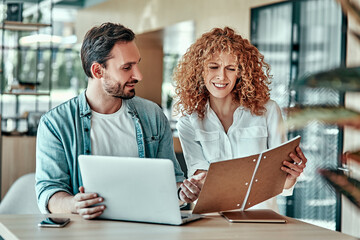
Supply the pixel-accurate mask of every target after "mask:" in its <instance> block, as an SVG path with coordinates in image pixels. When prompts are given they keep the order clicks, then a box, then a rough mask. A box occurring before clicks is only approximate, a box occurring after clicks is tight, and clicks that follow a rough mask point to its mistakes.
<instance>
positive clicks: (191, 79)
mask: <svg viewBox="0 0 360 240" xmlns="http://www.w3.org/2000/svg"><path fill="white" fill-rule="evenodd" d="M219 52H226V53H231V54H233V55H234V56H235V57H236V61H237V63H238V69H239V76H240V78H239V81H237V83H236V85H235V86H234V89H233V90H232V96H233V101H234V102H236V103H238V104H240V105H241V106H244V107H246V108H248V109H250V111H251V113H252V114H255V115H263V114H264V112H265V111H266V109H265V107H264V105H265V104H266V102H267V101H268V100H269V98H270V93H269V91H270V89H269V87H268V85H269V84H270V78H271V76H270V66H269V65H268V64H267V63H266V62H264V56H263V55H262V54H261V53H260V52H259V50H258V49H257V48H256V47H255V46H254V45H252V44H251V43H250V42H249V40H247V39H243V38H242V37H241V36H240V35H238V34H236V33H235V31H234V30H233V29H231V28H229V27H225V28H224V29H221V28H214V29H213V30H211V31H210V32H207V33H205V34H203V35H202V36H201V37H200V38H199V39H197V40H196V42H195V43H194V44H192V45H191V46H190V48H189V49H188V50H187V52H186V53H185V54H184V56H183V57H182V58H181V60H180V62H179V64H178V65H177V68H176V69H175V71H174V82H175V85H176V87H175V93H176V95H177V96H178V100H177V102H176V103H175V112H177V113H179V112H181V113H182V114H183V115H184V114H192V113H194V112H196V113H197V114H198V116H199V118H201V119H203V118H204V115H205V105H206V103H207V100H208V98H209V91H208V90H207V89H206V87H205V83H204V72H205V70H204V68H205V65H206V64H207V62H208V61H209V60H210V59H211V58H212V56H213V55H214V54H216V53H219Z"/></svg>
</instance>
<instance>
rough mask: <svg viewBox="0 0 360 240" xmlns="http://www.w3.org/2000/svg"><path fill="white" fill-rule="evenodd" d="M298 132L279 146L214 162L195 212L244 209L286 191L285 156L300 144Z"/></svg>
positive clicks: (286, 157)
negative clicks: (283, 169) (241, 156)
mask: <svg viewBox="0 0 360 240" xmlns="http://www.w3.org/2000/svg"><path fill="white" fill-rule="evenodd" d="M300 139H301V137H300V136H297V137H295V138H293V139H291V140H289V141H287V142H285V143H283V144H281V145H280V146H278V147H276V148H272V149H268V150H266V151H263V152H262V153H260V154H256V155H251V156H248V157H243V158H237V159H232V160H226V161H221V162H215V163H211V164H210V167H209V170H208V173H207V176H206V179H205V183H204V186H203V188H202V190H201V192H200V195H199V199H198V201H197V203H196V205H195V207H194V209H193V213H196V214H201V213H210V212H222V211H228V210H234V209H240V210H245V209H247V208H249V207H252V206H254V205H256V204H258V203H261V202H263V201H265V200H267V199H270V198H272V197H275V196H276V195H278V194H280V193H281V192H282V191H283V188H284V184H285V180H286V173H285V172H284V171H282V170H281V169H280V168H281V166H282V165H283V161H284V160H288V161H292V160H291V158H290V157H289V154H290V153H291V152H296V150H295V148H296V147H297V146H298V145H299V144H300Z"/></svg>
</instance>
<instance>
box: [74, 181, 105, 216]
mask: <svg viewBox="0 0 360 240" xmlns="http://www.w3.org/2000/svg"><path fill="white" fill-rule="evenodd" d="M73 201H74V209H75V211H74V213H78V214H79V215H80V216H82V217H83V218H84V219H93V218H96V217H98V216H100V215H101V214H102V213H103V211H104V209H105V205H98V206H93V205H95V204H98V203H101V202H103V201H104V199H103V198H102V197H98V195H97V194H96V193H85V190H84V187H83V186H81V187H79V193H78V194H76V195H75V196H74V198H73Z"/></svg>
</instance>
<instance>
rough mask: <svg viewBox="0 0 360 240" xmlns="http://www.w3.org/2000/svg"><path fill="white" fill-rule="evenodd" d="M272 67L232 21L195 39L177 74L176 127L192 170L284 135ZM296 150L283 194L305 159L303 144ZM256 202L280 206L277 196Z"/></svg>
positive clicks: (261, 147)
mask: <svg viewBox="0 0 360 240" xmlns="http://www.w3.org/2000/svg"><path fill="white" fill-rule="evenodd" d="M269 72H270V67H269V65H268V64H267V63H265V62H264V56H263V55H261V54H260V52H259V51H258V49H257V48H256V47H254V46H253V45H252V44H250V42H249V41H248V40H246V39H243V38H242V37H241V36H240V35H238V34H236V33H235V32H234V30H233V29H231V28H229V27H225V28H224V29H220V28H215V29H213V30H212V31H210V32H208V33H205V34H203V35H202V36H201V37H200V38H199V39H198V40H197V41H196V42H195V43H194V44H193V45H191V47H190V48H189V49H188V51H187V52H186V53H185V55H184V56H183V57H182V59H181V60H180V63H179V65H178V66H177V69H176V70H175V74H174V80H175V83H176V94H177V95H178V101H177V102H176V104H175V110H177V111H178V112H181V113H182V114H183V116H182V117H181V118H180V119H179V121H178V124H177V129H178V132H179V137H180V141H181V145H182V148H183V153H184V157H185V160H186V164H187V167H188V175H189V176H193V175H198V174H200V173H201V175H204V172H205V173H206V171H207V170H208V168H209V165H210V163H211V162H216V161H221V160H226V159H233V158H240V157H244V156H248V155H252V154H257V153H260V152H262V151H264V150H266V149H268V148H273V147H276V146H278V145H280V144H281V143H283V142H285V141H286V135H285V134H284V133H283V131H281V129H280V128H281V123H282V121H283V120H282V117H281V112H280V108H279V106H278V105H277V104H276V102H274V101H273V100H271V99H270V93H269V87H268V85H269V84H270V81H269V78H270V76H269ZM296 151H297V152H296V154H293V153H292V154H290V157H291V158H292V159H293V160H294V163H290V162H288V161H284V162H283V167H282V168H281V169H282V170H283V171H285V172H286V173H287V178H286V183H285V186H284V191H283V195H290V194H292V189H293V186H294V184H295V183H296V179H297V178H298V177H299V176H300V174H301V173H302V172H303V169H304V168H305V165H306V161H307V159H306V157H305V156H304V154H303V153H302V151H301V149H300V148H299V147H298V148H297V149H296ZM183 184H185V185H186V186H188V188H189V189H194V187H193V186H191V185H190V183H189V182H184V183H183ZM199 188H201V186H200V187H199ZM195 190H196V189H195ZM187 191H188V189H187V190H186V189H184V190H182V191H180V198H183V199H186V196H191V193H189V192H187ZM196 197H197V195H194V198H196ZM187 200H188V202H190V200H194V199H190V200H189V199H187ZM257 207H258V208H269V209H273V210H275V211H278V208H277V204H276V199H275V198H273V199H269V200H267V201H265V202H264V203H261V204H259V205H257Z"/></svg>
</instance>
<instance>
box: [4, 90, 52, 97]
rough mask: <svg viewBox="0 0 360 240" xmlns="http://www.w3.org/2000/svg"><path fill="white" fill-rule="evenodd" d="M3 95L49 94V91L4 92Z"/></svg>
mask: <svg viewBox="0 0 360 240" xmlns="http://www.w3.org/2000/svg"><path fill="white" fill-rule="evenodd" d="M3 94H4V95H16V96H19V95H28V96H50V93H49V92H26V91H24V92H4V93H3Z"/></svg>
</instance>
